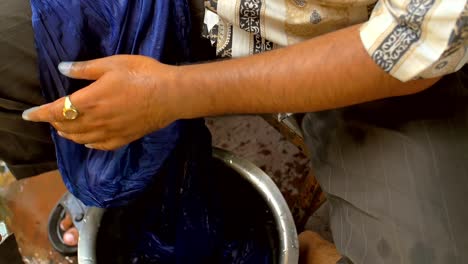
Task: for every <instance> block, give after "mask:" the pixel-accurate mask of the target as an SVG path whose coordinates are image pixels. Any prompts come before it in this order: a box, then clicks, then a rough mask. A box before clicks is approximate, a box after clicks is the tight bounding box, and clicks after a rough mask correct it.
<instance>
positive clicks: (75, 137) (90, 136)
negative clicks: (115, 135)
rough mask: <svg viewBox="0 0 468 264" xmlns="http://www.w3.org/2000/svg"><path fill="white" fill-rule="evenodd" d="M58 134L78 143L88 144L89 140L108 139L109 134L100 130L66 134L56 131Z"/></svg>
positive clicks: (99, 140) (100, 140)
mask: <svg viewBox="0 0 468 264" xmlns="http://www.w3.org/2000/svg"><path fill="white" fill-rule="evenodd" d="M57 133H58V134H59V136H61V137H64V138H67V139H69V140H71V141H73V142H75V143H78V144H88V143H91V142H102V141H106V140H108V139H109V135H108V134H107V133H105V132H102V131H96V132H91V133H83V134H66V133H63V132H60V131H58V132H57Z"/></svg>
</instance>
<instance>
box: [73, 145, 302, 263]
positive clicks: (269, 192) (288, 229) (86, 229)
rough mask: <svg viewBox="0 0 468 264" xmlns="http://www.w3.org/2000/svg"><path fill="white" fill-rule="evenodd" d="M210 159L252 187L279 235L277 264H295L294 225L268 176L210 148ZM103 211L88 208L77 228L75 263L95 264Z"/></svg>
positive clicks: (245, 162) (229, 155) (233, 156)
mask: <svg viewBox="0 0 468 264" xmlns="http://www.w3.org/2000/svg"><path fill="white" fill-rule="evenodd" d="M213 156H214V157H215V158H216V159H218V160H220V161H222V162H223V163H224V164H225V165H227V167H229V168H231V169H233V170H234V171H236V172H237V173H238V174H239V175H241V176H242V177H243V179H244V180H246V181H247V182H249V183H250V184H252V186H253V187H254V188H255V190H256V191H258V193H259V194H260V195H261V196H262V197H263V199H264V200H265V202H266V203H267V205H268V207H269V208H270V210H271V211H272V214H273V216H274V219H275V224H276V226H277V230H278V233H279V234H278V235H279V251H280V252H278V256H279V260H278V263H280V264H295V263H298V260H299V246H298V238H297V232H296V226H295V224H294V220H293V218H292V215H291V212H290V211H289V208H288V205H287V204H286V201H285V200H284V198H283V196H282V194H281V192H280V191H279V189H278V187H277V186H276V185H275V183H274V182H273V181H272V180H271V179H270V177H269V176H268V175H267V174H266V173H265V172H263V171H262V170H261V169H259V168H258V167H257V166H255V165H254V164H252V163H251V162H249V161H247V160H245V159H242V158H239V157H237V156H235V155H233V154H232V153H230V152H227V151H225V150H221V149H218V148H214V149H213ZM103 215H104V209H100V208H88V209H87V211H86V215H85V218H84V220H83V223H82V226H81V228H80V240H79V243H78V263H79V264H95V263H96V239H97V234H98V229H99V224H100V222H101V219H102V217H103Z"/></svg>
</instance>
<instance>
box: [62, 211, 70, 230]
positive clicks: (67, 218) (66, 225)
mask: <svg viewBox="0 0 468 264" xmlns="http://www.w3.org/2000/svg"><path fill="white" fill-rule="evenodd" d="M72 226H73V221H72V219H71V216H70V214H69V213H66V214H65V217H64V218H63V220H62V221H61V222H60V229H62V231H66V230H67V229H69V228H70V227H72Z"/></svg>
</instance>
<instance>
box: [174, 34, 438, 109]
mask: <svg viewBox="0 0 468 264" xmlns="http://www.w3.org/2000/svg"><path fill="white" fill-rule="evenodd" d="M359 27H360V25H356V26H352V27H349V28H346V29H343V30H340V31H337V32H333V33H330V34H327V35H323V36H320V37H317V38H314V39H311V40H308V41H305V42H303V43H300V44H298V45H294V46H290V47H286V48H283V49H279V50H275V51H271V52H267V53H263V54H260V55H255V56H250V57H245V58H240V59H234V60H228V61H222V62H214V63H207V64H202V65H191V66H183V67H180V68H179V70H178V77H177V78H176V80H177V81H176V82H175V87H173V88H172V89H171V91H172V92H171V95H172V96H174V100H177V98H179V99H182V100H181V101H180V104H178V105H179V106H180V107H182V108H183V109H181V110H182V112H181V114H182V115H183V117H184V118H194V117H201V116H212V115H223V114H231V113H237V114H241V113H275V112H312V111H320V110H325V109H332V108H338V107H343V106H348V105H353V104H357V103H362V102H367V101H372V100H377V99H381V98H386V97H392V96H400V95H406V94H411V93H416V92H419V91H421V90H424V89H426V88H428V87H430V86H431V85H432V84H434V83H435V82H436V81H437V80H438V79H424V80H417V81H410V82H406V83H403V82H401V81H399V80H397V79H395V78H393V77H392V76H390V75H389V74H387V73H385V72H384V71H383V70H382V69H381V68H380V67H379V66H377V65H376V64H375V63H374V61H373V60H372V59H371V58H370V56H369V54H368V53H367V52H366V50H365V49H364V47H363V46H362V42H361V40H360V38H359Z"/></svg>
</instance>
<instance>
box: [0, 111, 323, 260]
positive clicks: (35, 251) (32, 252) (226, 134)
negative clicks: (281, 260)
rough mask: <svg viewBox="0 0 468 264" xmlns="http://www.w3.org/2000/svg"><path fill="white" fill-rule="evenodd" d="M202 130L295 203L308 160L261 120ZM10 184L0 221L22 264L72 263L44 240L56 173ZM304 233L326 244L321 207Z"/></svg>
mask: <svg viewBox="0 0 468 264" xmlns="http://www.w3.org/2000/svg"><path fill="white" fill-rule="evenodd" d="M207 125H208V127H209V128H210V130H211V132H212V134H213V144H214V145H215V146H217V147H220V148H223V149H227V150H230V151H233V152H234V153H236V154H237V155H239V156H241V157H244V158H246V159H248V160H250V161H252V162H253V163H255V164H256V165H257V166H259V167H260V168H262V169H263V170H264V171H265V172H266V173H267V174H269V175H270V176H271V177H272V179H273V180H274V181H275V182H276V184H277V185H278V187H279V188H280V190H281V191H282V193H283V195H284V196H285V198H286V200H287V201H292V200H293V199H294V198H295V197H296V195H297V194H298V189H299V187H300V186H301V184H302V183H303V181H304V179H305V177H306V175H307V173H308V171H309V168H308V165H307V163H308V160H307V158H306V157H305V156H304V155H303V154H302V153H301V152H300V151H299V150H298V149H297V148H296V147H295V146H294V145H292V144H291V143H289V142H288V141H287V140H286V139H285V138H284V137H282V136H281V135H280V134H279V133H278V132H277V131H276V130H275V129H273V128H272V127H271V126H270V125H269V124H268V123H266V122H265V121H264V120H263V119H262V118H260V117H257V116H242V117H240V116H229V117H222V118H210V119H207ZM2 175H3V176H2ZM10 179H11V178H8V177H6V176H5V174H1V169H0V221H1V220H2V218H3V220H5V219H6V220H7V221H8V222H9V224H10V225H11V226H12V229H13V231H14V232H15V234H16V240H17V241H18V244H19V247H20V251H21V253H22V254H23V256H25V257H24V259H23V260H24V262H25V263H39V264H42V263H73V262H74V259H72V258H64V257H62V256H60V255H58V254H56V253H55V252H54V251H53V249H52V248H51V247H50V245H49V243H48V240H47V235H46V226H47V219H48V215H49V212H50V211H51V209H52V207H53V206H54V205H55V203H56V202H57V200H58V199H59V197H60V196H61V195H62V193H63V192H64V191H65V188H64V186H63V184H62V181H61V179H60V177H59V175H58V173H48V174H45V175H41V176H40V177H35V178H33V179H31V180H27V181H21V182H15V183H13V184H12V185H10V186H9V187H8V188H6V189H5V188H2V186H6V184H7V181H10ZM2 197H3V198H2ZM37 197H41V199H37ZM6 207H8V208H9V210H8V211H7V210H6ZM306 228H307V229H311V230H315V231H317V232H319V233H320V234H322V236H324V237H325V238H327V239H329V240H330V239H331V233H330V230H329V226H328V217H327V207H326V205H325V206H324V207H322V208H321V209H320V210H319V211H318V212H316V213H315V214H314V216H312V217H311V218H310V219H309V221H308V223H307V225H306ZM13 242H14V241H9V243H7V244H4V245H1V246H0V264H3V263H5V264H6V263H8V264H10V263H11V264H16V263H15V262H13V261H14V259H13V258H14V257H15V254H17V251H15V246H16V245H15V244H14V243H13ZM50 259H52V261H49V260H50Z"/></svg>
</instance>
